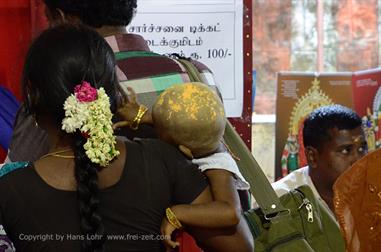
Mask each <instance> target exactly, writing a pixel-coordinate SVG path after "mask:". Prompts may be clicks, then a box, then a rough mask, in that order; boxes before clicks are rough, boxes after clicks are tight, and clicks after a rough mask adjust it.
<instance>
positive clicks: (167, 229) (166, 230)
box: [160, 218, 180, 252]
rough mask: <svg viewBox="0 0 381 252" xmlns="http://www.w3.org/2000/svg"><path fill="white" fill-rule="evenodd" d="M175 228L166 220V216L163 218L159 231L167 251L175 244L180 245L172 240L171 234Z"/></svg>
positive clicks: (175, 245)
mask: <svg viewBox="0 0 381 252" xmlns="http://www.w3.org/2000/svg"><path fill="white" fill-rule="evenodd" d="M175 230H176V228H175V227H174V226H172V224H171V223H169V222H168V220H167V218H164V219H163V221H162V222H161V227H160V231H161V234H162V235H163V236H164V240H163V242H164V245H165V247H166V248H167V252H170V251H172V250H173V249H174V248H176V247H177V246H180V243H179V242H177V241H173V240H172V234H173V232H174V231H175Z"/></svg>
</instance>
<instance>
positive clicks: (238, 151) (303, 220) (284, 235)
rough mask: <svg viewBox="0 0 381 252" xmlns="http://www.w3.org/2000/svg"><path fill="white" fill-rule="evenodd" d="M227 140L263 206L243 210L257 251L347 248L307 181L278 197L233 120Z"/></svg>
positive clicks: (191, 69) (194, 75)
mask: <svg viewBox="0 0 381 252" xmlns="http://www.w3.org/2000/svg"><path fill="white" fill-rule="evenodd" d="M176 56H177V57H176V58H177V60H178V61H179V63H181V64H182V65H183V67H184V68H185V69H186V70H187V72H188V75H189V77H190V79H191V81H198V82H201V78H200V76H199V73H198V70H197V68H196V67H195V66H194V65H193V64H192V63H191V62H190V61H189V59H186V58H182V57H179V56H178V55H176ZM224 141H225V143H226V144H227V145H228V146H229V148H230V149H231V150H232V151H233V152H234V154H235V155H237V156H238V157H239V159H240V160H239V161H237V165H238V167H239V169H240V171H241V173H242V175H243V176H244V177H245V178H246V180H247V181H248V182H249V183H250V186H251V191H252V194H253V195H254V198H255V199H256V201H257V204H258V206H260V208H257V209H251V210H249V211H246V212H245V213H244V216H245V219H246V221H247V223H248V225H249V227H250V230H251V232H252V234H253V237H254V241H255V242H254V245H255V249H254V251H255V252H261V251H273V252H283V251H287V252H289V251H290V252H291V251H292V252H302V251H303V252H308V251H322V252H329V251H338V252H341V251H345V243H344V239H343V237H342V235H341V232H340V228H339V226H338V224H337V222H336V221H335V219H334V217H333V216H332V215H331V214H330V213H329V212H328V210H327V209H326V207H325V206H323V205H322V202H320V201H319V200H317V199H316V198H315V195H314V194H313V192H312V191H311V189H310V188H309V187H308V186H307V185H304V186H301V187H299V188H297V189H295V190H293V191H291V192H289V193H287V194H285V195H283V196H281V197H280V198H278V196H277V195H276V193H275V191H274V189H273V188H272V186H271V184H270V182H269V181H268V180H267V178H266V176H265V174H264V173H263V171H262V169H261V168H260V167H259V165H258V163H257V162H256V160H255V159H254V157H253V155H252V154H251V151H250V150H249V149H248V148H247V147H246V145H245V143H244V142H243V141H242V139H241V137H240V136H239V135H238V133H237V132H236V131H235V129H234V127H233V126H232V125H231V124H230V122H227V124H226V128H225V134H224Z"/></svg>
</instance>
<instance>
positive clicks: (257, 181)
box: [224, 121, 288, 216]
mask: <svg viewBox="0 0 381 252" xmlns="http://www.w3.org/2000/svg"><path fill="white" fill-rule="evenodd" d="M224 140H225V143H226V144H227V145H228V146H229V148H230V149H231V150H233V152H234V153H235V154H236V155H237V156H238V157H239V159H240V160H239V161H237V165H238V168H239V170H240V171H241V173H242V175H243V176H244V177H245V179H246V180H247V181H248V182H249V184H250V188H251V193H252V194H253V196H254V198H255V200H256V201H257V204H258V206H259V207H260V208H261V209H262V212H263V214H264V215H265V216H269V215H272V214H276V213H279V212H288V209H287V208H285V207H284V206H283V205H282V204H281V203H280V200H279V197H278V196H277V195H276V193H275V191H274V189H273V188H272V186H271V184H270V182H269V181H268V179H267V177H266V175H265V174H264V173H263V171H262V169H261V167H260V166H259V164H258V163H257V161H256V160H255V158H254V156H253V154H252V153H251V151H250V150H249V149H248V148H247V146H246V144H245V143H244V141H243V140H242V139H241V137H240V136H239V135H238V133H237V131H236V130H235V129H234V127H233V125H231V123H230V122H229V121H227V123H226V127H225V133H224Z"/></svg>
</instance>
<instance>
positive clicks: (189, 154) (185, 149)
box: [178, 144, 193, 159]
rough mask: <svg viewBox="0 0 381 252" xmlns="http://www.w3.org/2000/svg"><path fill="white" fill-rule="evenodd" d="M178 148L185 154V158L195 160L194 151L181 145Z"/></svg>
mask: <svg viewBox="0 0 381 252" xmlns="http://www.w3.org/2000/svg"><path fill="white" fill-rule="evenodd" d="M178 148H179V150H180V151H181V152H182V153H184V154H185V156H187V157H188V158H189V159H193V154H192V151H191V150H190V149H189V148H188V147H186V146H184V145H181V144H180V145H179V146H178Z"/></svg>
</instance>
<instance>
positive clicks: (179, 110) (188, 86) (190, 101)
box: [152, 82, 226, 156]
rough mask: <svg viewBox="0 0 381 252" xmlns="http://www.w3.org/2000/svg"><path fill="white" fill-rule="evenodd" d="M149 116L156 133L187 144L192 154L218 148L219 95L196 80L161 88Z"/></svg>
mask: <svg viewBox="0 0 381 252" xmlns="http://www.w3.org/2000/svg"><path fill="white" fill-rule="evenodd" d="M152 117H153V121H154V125H155V128H156V129H157V130H158V134H159V137H161V138H163V140H166V141H170V142H172V143H173V144H176V145H183V146H185V147H188V148H189V149H190V150H191V151H192V153H193V154H194V155H195V156H204V155H208V154H210V153H212V152H213V151H215V150H216V149H217V148H218V146H219V143H220V141H221V138H222V136H223V134H224V130H225V124H226V117H225V112H224V108H223V104H222V102H221V99H220V98H219V97H218V95H217V94H216V93H215V92H214V91H213V90H212V89H211V88H209V87H208V86H207V85H206V84H203V83H199V82H191V83H184V84H179V85H174V86H172V87H170V88H168V89H167V90H165V91H164V92H163V93H162V94H161V95H160V96H159V97H158V99H157V100H156V102H155V104H154V105H153V109H152Z"/></svg>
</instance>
